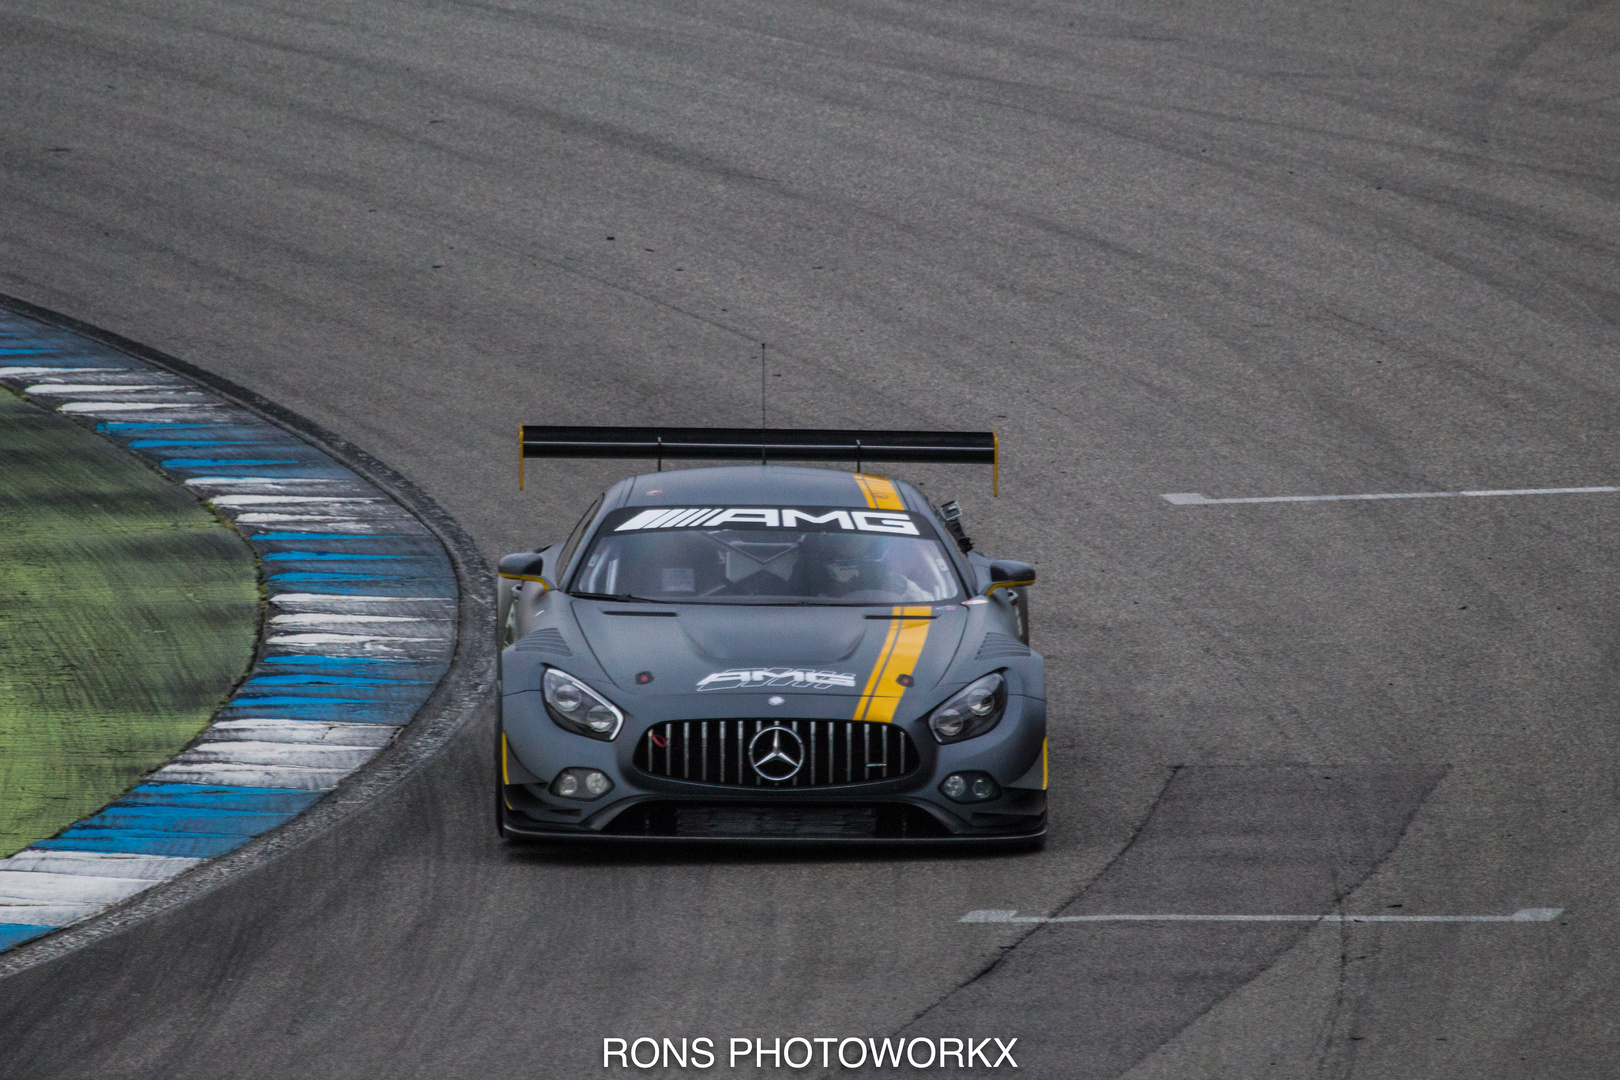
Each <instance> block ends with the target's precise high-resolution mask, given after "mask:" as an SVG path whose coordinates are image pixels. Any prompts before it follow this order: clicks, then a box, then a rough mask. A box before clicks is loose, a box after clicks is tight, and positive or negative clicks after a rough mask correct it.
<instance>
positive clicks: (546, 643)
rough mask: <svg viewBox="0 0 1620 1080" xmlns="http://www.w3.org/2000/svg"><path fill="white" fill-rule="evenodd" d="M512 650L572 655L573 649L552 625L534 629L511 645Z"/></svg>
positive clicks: (560, 632)
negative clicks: (542, 628)
mask: <svg viewBox="0 0 1620 1080" xmlns="http://www.w3.org/2000/svg"><path fill="white" fill-rule="evenodd" d="M512 651H513V652H537V653H551V654H552V655H553V656H573V655H574V650H573V649H570V648H569V647H568V643H567V642H565V641H564V640H563V636H562V631H561V630H558V629H556V628H554V627H547V628H546V629H544V630H536V631H534V632H533V633H532V634H529V635H528V636H526V637H525V638H524V639H523V640H522V641H520V642H518V643H517V644H516V645H513V646H512Z"/></svg>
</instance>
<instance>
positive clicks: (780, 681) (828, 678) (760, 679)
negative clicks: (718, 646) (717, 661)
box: [697, 668, 855, 691]
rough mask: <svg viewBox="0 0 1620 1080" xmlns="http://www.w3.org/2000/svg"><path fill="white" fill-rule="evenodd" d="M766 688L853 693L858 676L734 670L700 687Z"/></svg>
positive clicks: (711, 677)
mask: <svg viewBox="0 0 1620 1080" xmlns="http://www.w3.org/2000/svg"><path fill="white" fill-rule="evenodd" d="M767 686H772V687H775V686H787V687H791V688H793V689H795V690H831V689H832V688H833V687H835V686H842V687H846V688H848V689H854V687H855V673H854V672H849V671H806V670H804V669H803V668H732V669H731V670H730V671H716V672H714V673H713V674H711V675H705V676H703V678H701V679H699V680H698V684H697V688H698V690H700V691H702V690H755V689H763V688H764V687H767Z"/></svg>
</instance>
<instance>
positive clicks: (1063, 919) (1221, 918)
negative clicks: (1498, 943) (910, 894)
mask: <svg viewBox="0 0 1620 1080" xmlns="http://www.w3.org/2000/svg"><path fill="white" fill-rule="evenodd" d="M1563 913H1564V909H1563V908H1555V907H1554V908H1520V909H1519V910H1518V911H1515V912H1514V913H1513V914H1511V915H1020V914H1018V912H1017V911H1016V910H1013V911H1008V910H1003V909H999V908H997V909H991V910H987V911H970V912H968V913H967V914H966V915H964V916H962V917H961V918H960V919H957V920H956V921H957V922H965V923H1101V922H1235V923H1278V922H1281V923H1292V922H1307V923H1315V922H1325V923H1364V922H1365V923H1386V922H1387V923H1418V922H1427V923H1447V922H1450V923H1506V922H1552V921H1553V920H1554V919H1556V918H1558V916H1560V915H1562V914H1563Z"/></svg>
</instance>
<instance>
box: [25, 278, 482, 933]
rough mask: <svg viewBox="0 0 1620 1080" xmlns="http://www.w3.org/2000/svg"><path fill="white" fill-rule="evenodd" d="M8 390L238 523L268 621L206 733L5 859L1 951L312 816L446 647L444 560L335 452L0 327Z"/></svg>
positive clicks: (441, 669) (449, 583) (200, 391)
mask: <svg viewBox="0 0 1620 1080" xmlns="http://www.w3.org/2000/svg"><path fill="white" fill-rule="evenodd" d="M0 382H3V383H5V384H6V385H7V386H10V387H13V388H15V389H19V390H22V391H23V392H24V393H26V394H27V395H28V396H29V397H30V398H32V399H33V400H35V401H36V402H38V403H39V404H41V405H43V406H45V407H48V408H55V409H57V410H58V411H59V412H62V413H64V414H66V415H69V416H71V417H73V418H75V419H77V420H79V421H80V422H82V423H85V424H89V425H93V426H94V427H95V430H97V431H99V432H101V433H103V434H105V435H107V436H108V437H110V438H112V439H113V440H114V441H115V442H117V443H118V444H120V445H121V446H123V447H125V448H126V449H128V450H130V451H131V452H133V453H135V454H138V455H140V456H142V457H143V458H145V459H146V460H147V461H148V462H150V463H152V464H153V465H155V466H156V467H157V468H158V469H160V470H161V471H162V472H163V473H164V474H165V475H167V476H169V477H170V478H171V479H173V480H175V481H177V482H179V483H182V484H184V485H185V486H186V487H187V488H189V489H190V490H192V491H193V492H195V493H196V494H197V495H198V497H199V498H202V499H204V500H206V501H207V502H208V503H209V504H210V505H212V506H213V507H214V508H215V509H216V510H218V511H219V512H220V513H221V514H223V515H225V516H226V517H227V518H229V519H230V520H231V521H233V522H234V523H235V525H236V527H237V529H238V530H239V531H240V532H241V534H242V535H243V537H245V538H246V539H247V541H248V542H249V543H250V544H251V545H252V546H253V548H254V549H255V550H256V551H257V552H258V553H259V556H260V558H261V560H262V564H261V565H262V573H263V578H264V584H265V586H266V588H267V591H268V596H269V606H268V611H267V613H266V621H265V625H264V627H263V631H264V632H263V635H262V640H261V643H260V648H259V653H258V656H257V658H256V659H255V661H254V664H253V666H252V668H251V669H250V671H249V672H248V676H247V678H246V679H244V680H243V682H242V684H241V685H240V686H239V687H238V688H237V690H236V692H235V693H234V694H233V695H232V696H231V698H230V700H228V701H227V702H226V704H225V705H224V707H223V708H221V710H220V711H219V713H218V714H217V715H216V716H215V718H214V722H213V723H212V724H211V725H210V726H209V727H208V728H207V729H206V730H205V731H204V732H203V734H202V736H201V737H200V738H199V739H198V740H197V741H196V742H195V743H193V744H192V745H191V746H190V747H189V748H188V749H186V750H185V751H184V752H183V753H181V754H180V755H179V756H178V757H176V758H175V759H174V760H172V761H170V762H169V763H168V764H166V765H164V766H163V767H162V768H160V769H158V770H157V771H156V772H154V773H151V774H150V775H148V776H146V777H145V778H144V779H143V780H142V781H141V783H139V784H138V785H136V787H135V788H134V789H132V790H131V791H129V792H128V793H127V794H125V795H124V796H123V797H122V798H119V799H118V800H116V801H115V802H113V803H112V804H111V805H110V806H108V807H107V808H106V809H104V810H102V811H101V812H100V813H98V814H95V815H93V816H91V817H88V818H86V819H84V820H83V821H80V822H77V823H75V824H74V825H72V826H70V827H68V828H67V829H65V830H63V831H62V832H61V833H59V834H58V835H56V836H53V837H51V838H50V839H48V840H41V841H39V842H38V843H36V844H33V845H30V846H29V847H27V848H25V849H24V850H22V851H20V852H18V853H17V854H16V855H13V856H11V857H10V858H8V859H0V951H3V950H5V949H8V948H11V947H12V946H15V945H18V944H21V943H22V942H25V941H28V940H31V939H33V938H36V937H40V936H41V935H44V934H47V933H50V932H51V931H53V930H57V929H60V928H62V927H65V926H69V925H72V924H74V923H78V922H82V921H83V920H85V919H88V918H91V917H92V916H94V915H97V914H99V913H101V912H102V911H105V910H106V909H108V908H110V907H112V906H114V905H116V904H119V903H122V902H123V901H126V900H128V899H129V898H131V897H133V896H136V895H138V894H140V893H142V892H145V891H146V890H148V889H151V888H153V887H154V886H157V885H160V884H162V883H163V882H166V881H169V880H170V879H172V878H174V877H176V876H178V875H180V874H183V873H185V872H186V871H187V870H190V869H191V868H193V867H194V866H197V865H198V864H199V863H201V862H203V861H205V860H207V859H210V858H214V857H216V856H219V855H223V854H225V853H227V852H230V851H234V850H235V849H237V848H239V847H241V846H242V845H244V844H246V843H247V842H248V841H249V840H251V839H252V838H253V837H255V836H258V835H259V834H261V833H264V832H268V831H269V830H271V829H274V828H276V827H277V826H279V825H282V824H283V823H285V822H287V821H289V820H290V819H292V818H293V817H295V816H297V815H298V814H299V813H301V812H302V811H304V810H305V809H307V808H308V807H309V806H310V805H311V804H313V803H314V802H315V801H316V800H318V799H320V798H321V796H322V795H323V794H325V793H326V792H328V791H330V790H332V789H333V788H334V787H336V786H337V785H338V783H339V782H340V781H342V780H343V779H344V777H346V776H348V775H349V774H350V773H352V772H354V771H355V770H356V769H359V768H360V767H361V766H362V765H364V764H365V763H366V762H367V761H369V760H370V759H371V758H373V757H374V756H376V754H377V753H378V752H380V751H381V750H382V748H383V747H384V746H386V745H387V744H388V743H389V742H390V741H391V740H392V739H393V738H394V736H395V735H396V734H397V733H398V732H399V730H400V728H402V727H403V726H404V725H405V724H407V723H409V722H410V720H411V718H412V717H413V716H415V715H416V713H417V711H418V710H419V709H420V708H421V707H422V705H423V704H424V703H425V702H426V701H427V699H428V697H429V695H431V694H432V693H433V690H434V687H435V686H436V685H437V684H438V682H439V680H440V679H441V678H442V677H443V676H444V674H445V672H446V670H447V669H448V668H449V665H450V661H451V658H452V655H453V653H454V651H455V646H456V613H457V600H458V597H457V588H456V578H455V573H454V570H453V567H452V565H451V563H450V559H449V557H448V556H447V555H446V553H445V550H444V547H443V545H442V544H441V543H440V542H439V540H438V538H437V537H435V536H434V534H433V533H432V532H430V531H429V530H428V529H427V528H426V527H425V526H424V525H423V524H422V523H421V522H420V521H418V520H417V519H416V518H415V517H413V516H412V515H411V514H410V513H408V512H407V511H406V510H404V509H403V508H402V507H401V506H400V505H399V504H398V503H396V502H395V501H394V500H393V499H391V498H390V497H389V496H388V495H387V494H385V493H384V492H383V491H382V490H380V489H379V488H377V487H375V486H374V485H373V484H371V483H370V482H369V481H367V480H366V479H364V478H363V477H361V476H360V475H358V474H357V473H355V472H353V471H352V470H350V469H349V468H347V467H346V466H344V465H342V464H341V463H339V462H338V461H337V460H335V459H334V458H332V457H331V456H330V455H328V454H326V453H324V452H323V451H321V450H319V449H317V448H316V447H314V446H312V445H311V444H309V443H307V442H305V441H304V440H302V439H300V438H298V437H297V436H295V435H293V434H290V433H289V432H287V431H285V430H283V429H282V428H280V427H277V426H276V425H274V424H271V423H269V422H268V421H266V420H264V419H261V418H260V417H259V416H258V415H256V414H255V413H252V412H250V411H248V410H247V409H244V408H241V407H240V406H237V405H235V404H232V403H231V402H229V401H227V400H225V399H224V398H222V397H220V396H218V395H216V394H214V393H211V392H210V391H209V390H207V389H206V388H205V387H202V386H199V385H197V384H196V383H193V382H191V381H189V380H186V379H183V378H181V377H180V376H178V375H174V374H171V373H169V372H167V371H164V370H162V369H161V368H159V367H157V366H155V365H152V364H148V363H145V362H144V361H141V360H138V359H136V358H134V357H132V356H130V355H127V354H125V353H123V352H120V351H118V350H116V349H113V348H110V347H108V346H105V345H102V344H100V343H98V342H95V341H92V340H90V339H88V338H85V337H83V336H81V335H78V334H74V333H72V332H70V331H67V330H63V329H58V328H56V327H51V326H47V325H44V324H42V323H39V322H35V321H33V320H30V319H26V318H24V317H22V316H19V315H15V314H12V313H10V312H7V311H4V310H0Z"/></svg>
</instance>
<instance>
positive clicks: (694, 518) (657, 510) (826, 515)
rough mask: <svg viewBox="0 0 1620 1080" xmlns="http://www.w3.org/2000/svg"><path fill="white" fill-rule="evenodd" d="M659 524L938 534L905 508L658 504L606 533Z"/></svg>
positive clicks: (624, 516)
mask: <svg viewBox="0 0 1620 1080" xmlns="http://www.w3.org/2000/svg"><path fill="white" fill-rule="evenodd" d="M658 529H793V530H796V531H799V532H867V533H888V534H890V535H894V536H932V535H933V534H934V533H933V530H932V529H930V528H929V527H928V524H927V522H925V521H923V520H922V519H920V518H918V517H916V516H915V515H913V514H908V513H905V512H903V511H899V510H847V509H839V508H838V507H828V506H656V507H651V508H649V509H646V510H636V509H634V508H632V509H628V510H615V511H614V512H613V513H612V514H610V515H608V519H607V521H606V522H605V523H604V525H603V529H602V531H603V532H615V533H623V532H646V531H654V530H658Z"/></svg>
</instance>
